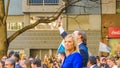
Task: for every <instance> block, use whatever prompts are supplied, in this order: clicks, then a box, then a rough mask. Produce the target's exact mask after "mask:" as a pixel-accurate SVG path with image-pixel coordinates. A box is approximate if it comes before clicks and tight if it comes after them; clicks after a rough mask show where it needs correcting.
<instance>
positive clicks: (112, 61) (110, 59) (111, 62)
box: [106, 56, 116, 68]
mask: <svg viewBox="0 0 120 68" xmlns="http://www.w3.org/2000/svg"><path fill="white" fill-rule="evenodd" d="M106 61H107V64H108V65H109V67H111V68H112V67H113V66H114V65H115V64H116V62H115V58H114V57H113V56H108V57H107V59H106Z"/></svg>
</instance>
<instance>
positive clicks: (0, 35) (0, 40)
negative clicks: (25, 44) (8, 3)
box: [0, 0, 8, 59]
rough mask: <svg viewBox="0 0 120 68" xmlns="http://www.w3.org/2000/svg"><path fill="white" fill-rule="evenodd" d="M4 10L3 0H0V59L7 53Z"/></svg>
mask: <svg viewBox="0 0 120 68" xmlns="http://www.w3.org/2000/svg"><path fill="white" fill-rule="evenodd" d="M4 17H5V10H4V0H0V59H1V57H3V56H4V55H7V49H8V45H7V30H6V20H3V19H4Z"/></svg>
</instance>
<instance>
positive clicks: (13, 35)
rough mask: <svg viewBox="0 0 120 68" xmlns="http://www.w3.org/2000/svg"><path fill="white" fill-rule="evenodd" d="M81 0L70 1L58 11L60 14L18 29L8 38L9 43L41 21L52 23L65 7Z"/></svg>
mask: <svg viewBox="0 0 120 68" xmlns="http://www.w3.org/2000/svg"><path fill="white" fill-rule="evenodd" d="M78 1H80V0H77V1H74V2H71V3H69V4H68V5H66V6H65V7H63V8H62V9H61V10H60V11H59V12H57V13H58V14H57V15H56V16H54V17H53V16H51V17H49V18H45V17H44V18H42V19H39V20H37V21H36V22H35V23H33V24H30V25H27V26H25V27H23V28H22V29H20V30H18V31H16V32H15V33H13V34H12V35H11V36H10V37H9V38H8V43H10V42H11V41H13V40H14V39H15V38H16V37H17V36H18V35H20V34H21V33H23V32H25V31H27V30H28V29H31V28H34V27H35V26H36V25H38V24H39V23H50V22H52V21H55V20H57V19H58V17H59V16H60V15H61V14H62V13H63V11H64V10H65V9H67V8H68V7H69V6H71V5H72V4H74V3H76V2H78Z"/></svg>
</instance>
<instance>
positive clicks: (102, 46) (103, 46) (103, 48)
mask: <svg viewBox="0 0 120 68" xmlns="http://www.w3.org/2000/svg"><path fill="white" fill-rule="evenodd" d="M99 51H100V52H108V53H109V52H110V47H108V46H107V45H106V44H104V43H102V42H100V44H99Z"/></svg>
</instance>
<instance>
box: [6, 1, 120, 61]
mask: <svg viewBox="0 0 120 68" xmlns="http://www.w3.org/2000/svg"><path fill="white" fill-rule="evenodd" d="M118 2H119V0H117V1H115V0H81V1H80V2H78V3H76V4H74V6H71V7H69V8H68V9H67V10H66V11H65V12H64V13H63V14H62V15H61V16H62V26H63V27H64V29H65V30H66V31H68V33H72V31H73V30H75V29H83V30H85V32H86V33H87V46H88V48H89V52H90V54H92V55H99V54H98V53H99V42H101V41H102V42H104V43H106V44H109V43H108V38H106V36H108V32H107V31H108V29H107V28H108V27H111V26H114V27H119V26H120V24H119V23H117V22H119V19H118V18H119V5H117V4H119V3H118ZM63 4H64V2H62V0H11V3H10V7H9V8H10V10H9V16H8V19H7V27H8V37H9V36H10V35H11V34H13V33H14V32H15V31H16V30H18V29H21V28H22V27H24V26H26V25H29V24H31V23H34V20H33V19H32V18H33V17H40V18H42V17H45V16H46V17H47V16H53V15H54V14H55V13H56V12H57V10H58V9H59V8H60V7H61V6H62V5H63ZM116 5H117V9H116ZM108 6H109V7H108ZM13 8H14V9H13ZM76 8H77V9H76ZM111 8H112V9H111ZM111 17H112V19H111ZM110 22H115V23H114V25H113V24H112V25H107V24H108V23H109V24H110ZM56 23H57V21H55V22H51V23H49V24H45V23H40V24H39V25H37V26H36V27H35V28H33V29H30V30H28V31H26V32H24V33H22V34H21V35H19V36H18V37H17V38H16V39H15V40H14V41H12V42H11V43H10V47H9V50H15V51H20V52H21V53H25V54H26V57H29V56H32V57H36V56H38V57H39V58H41V59H43V57H44V55H45V54H50V55H53V56H55V55H56V53H57V48H58V46H59V44H60V43H61V41H62V38H61V37H60V34H59V31H58V28H57V27H56ZM106 23H107V24H106ZM104 26H105V28H104ZM106 27H107V28H106Z"/></svg>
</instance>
